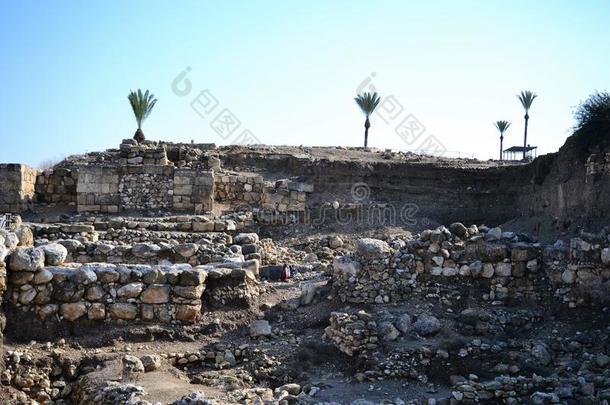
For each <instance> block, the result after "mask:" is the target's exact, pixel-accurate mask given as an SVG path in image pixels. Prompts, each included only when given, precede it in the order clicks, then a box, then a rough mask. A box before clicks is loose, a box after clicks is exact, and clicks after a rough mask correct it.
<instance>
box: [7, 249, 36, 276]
mask: <svg viewBox="0 0 610 405" xmlns="http://www.w3.org/2000/svg"><path fill="white" fill-rule="evenodd" d="M43 267H44V251H43V250H42V249H40V248H33V247H18V248H17V249H15V251H14V252H13V253H12V254H11V259H10V263H9V269H11V270H12V271H38V270H41V269H42V268H43Z"/></svg>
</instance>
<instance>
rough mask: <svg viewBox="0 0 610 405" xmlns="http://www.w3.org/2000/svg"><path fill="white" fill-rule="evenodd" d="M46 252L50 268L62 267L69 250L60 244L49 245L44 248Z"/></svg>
mask: <svg viewBox="0 0 610 405" xmlns="http://www.w3.org/2000/svg"><path fill="white" fill-rule="evenodd" d="M42 250H43V251H44V257H45V263H46V264H47V265H49V266H60V265H62V264H63V263H64V261H66V257H68V249H66V248H65V247H64V246H62V245H60V244H59V243H49V244H48V245H44V246H42Z"/></svg>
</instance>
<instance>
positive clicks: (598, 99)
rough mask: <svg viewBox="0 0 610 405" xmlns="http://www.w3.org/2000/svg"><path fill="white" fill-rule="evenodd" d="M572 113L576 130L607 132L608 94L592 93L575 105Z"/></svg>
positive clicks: (609, 126)
mask: <svg viewBox="0 0 610 405" xmlns="http://www.w3.org/2000/svg"><path fill="white" fill-rule="evenodd" d="M574 115H575V118H576V128H575V130H576V132H579V133H590V132H600V131H601V132H607V131H608V130H610V94H608V93H607V92H605V91H604V92H601V93H599V92H595V93H593V94H592V95H591V96H589V98H588V99H587V100H585V101H584V102H582V103H581V104H580V105H579V106H578V107H577V109H576V113H575V114H574Z"/></svg>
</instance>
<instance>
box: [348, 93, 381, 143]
mask: <svg viewBox="0 0 610 405" xmlns="http://www.w3.org/2000/svg"><path fill="white" fill-rule="evenodd" d="M354 100H356V104H358V106H359V107H360V109H361V110H362V112H363V113H364V115H365V116H366V120H365V121H364V147H365V148H366V147H367V146H368V143H369V128H370V127H371V122H370V121H369V117H370V116H371V114H372V113H373V111H375V108H377V105H378V104H379V100H380V97H379V96H378V95H377V93H373V94H371V93H362V94H358V96H356V97H355V98H354Z"/></svg>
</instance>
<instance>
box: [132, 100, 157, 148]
mask: <svg viewBox="0 0 610 405" xmlns="http://www.w3.org/2000/svg"><path fill="white" fill-rule="evenodd" d="M127 99H128V100H129V103H130V104H131V108H132V109H133V115H135V117H136V122H137V123H138V129H137V130H136V133H135V135H134V136H133V139H135V140H136V141H138V142H142V141H143V140H144V139H146V138H145V137H144V132H143V131H142V122H144V120H145V119H146V118H147V117H148V116H149V115H150V112H151V111H152V109H153V107H154V106H155V104H156V103H157V99H156V98H155V96H154V95H153V94H152V93H150V92H149V91H148V90H146V93H142V90H140V89H138V91H131V92H130V93H129V95H128V96H127Z"/></svg>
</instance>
